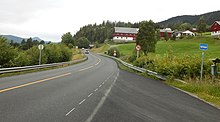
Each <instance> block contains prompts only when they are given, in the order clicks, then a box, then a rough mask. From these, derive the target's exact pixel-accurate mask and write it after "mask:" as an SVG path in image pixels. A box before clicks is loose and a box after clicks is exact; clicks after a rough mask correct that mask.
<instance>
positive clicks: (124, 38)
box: [113, 27, 139, 42]
mask: <svg viewBox="0 0 220 122" xmlns="http://www.w3.org/2000/svg"><path fill="white" fill-rule="evenodd" d="M138 30H139V29H138V28H127V27H115V33H114V34H113V41H114V42H135V41H136V36H137V33H138Z"/></svg>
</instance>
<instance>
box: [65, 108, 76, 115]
mask: <svg viewBox="0 0 220 122" xmlns="http://www.w3.org/2000/svg"><path fill="white" fill-rule="evenodd" d="M75 109H76V108H73V109H71V110H70V111H69V112H68V113H67V114H66V116H68V115H69V114H70V113H71V112H72V111H74V110H75Z"/></svg>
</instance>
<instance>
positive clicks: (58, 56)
mask: <svg viewBox="0 0 220 122" xmlns="http://www.w3.org/2000/svg"><path fill="white" fill-rule="evenodd" d="M41 43H43V42H36V41H31V39H28V40H27V41H25V42H22V43H21V44H20V46H14V45H13V44H15V43H11V42H10V43H9V42H8V41H7V39H6V38H3V37H0V50H1V51H0V67H16V66H28V65H37V64H38V63H39V49H38V47H37V46H38V45H39V44H41ZM44 47H45V48H44V50H43V51H42V64H46V63H58V62H65V61H69V60H71V58H72V50H71V49H70V48H68V47H67V46H66V45H64V44H61V43H58V44H54V43H50V44H44Z"/></svg>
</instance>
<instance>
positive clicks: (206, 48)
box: [200, 44, 208, 50]
mask: <svg viewBox="0 0 220 122" xmlns="http://www.w3.org/2000/svg"><path fill="white" fill-rule="evenodd" d="M200 50H208V44H200Z"/></svg>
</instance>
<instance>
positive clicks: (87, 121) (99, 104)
mask: <svg viewBox="0 0 220 122" xmlns="http://www.w3.org/2000/svg"><path fill="white" fill-rule="evenodd" d="M116 80H117V77H116V79H115V80H114V82H113V83H112V84H111V86H110V87H109V89H108V90H107V91H106V93H105V94H104V96H103V97H102V99H101V100H100V102H99V103H98V105H97V106H96V108H95V109H94V110H93V112H92V114H91V115H90V116H89V118H88V119H87V120H86V121H85V122H91V121H92V119H93V117H94V116H95V115H96V113H97V112H98V110H99V109H100V108H101V107H102V105H103V103H104V102H105V100H106V98H107V97H108V94H109V93H110V91H111V89H112V87H113V86H114V84H115V82H116Z"/></svg>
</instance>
